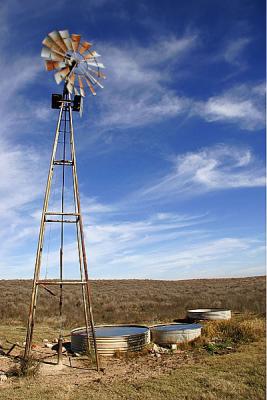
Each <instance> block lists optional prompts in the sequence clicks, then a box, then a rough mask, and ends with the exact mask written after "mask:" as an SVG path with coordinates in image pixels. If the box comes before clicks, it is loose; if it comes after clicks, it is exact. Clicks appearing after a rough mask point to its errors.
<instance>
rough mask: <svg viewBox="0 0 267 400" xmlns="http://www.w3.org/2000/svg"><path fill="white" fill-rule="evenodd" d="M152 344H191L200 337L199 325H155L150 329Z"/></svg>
mask: <svg viewBox="0 0 267 400" xmlns="http://www.w3.org/2000/svg"><path fill="white" fill-rule="evenodd" d="M150 330H151V340H152V342H154V343H156V344H159V345H164V344H177V343H184V342H191V341H192V340H194V339H196V338H197V337H199V336H200V335H201V325H199V324H185V323H175V324H166V325H155V326H151V327H150Z"/></svg>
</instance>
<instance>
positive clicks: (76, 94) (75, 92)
mask: <svg viewBox="0 0 267 400" xmlns="http://www.w3.org/2000/svg"><path fill="white" fill-rule="evenodd" d="M74 94H75V96H79V91H78V90H77V89H76V87H74Z"/></svg>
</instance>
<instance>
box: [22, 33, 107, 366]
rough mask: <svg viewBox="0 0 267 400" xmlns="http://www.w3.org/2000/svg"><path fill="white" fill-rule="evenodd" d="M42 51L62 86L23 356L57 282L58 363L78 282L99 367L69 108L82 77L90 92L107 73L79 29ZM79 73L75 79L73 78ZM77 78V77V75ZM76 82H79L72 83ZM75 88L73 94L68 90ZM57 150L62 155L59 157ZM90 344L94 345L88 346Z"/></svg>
mask: <svg viewBox="0 0 267 400" xmlns="http://www.w3.org/2000/svg"><path fill="white" fill-rule="evenodd" d="M42 43H43V45H44V47H43V48H42V52H41V56H42V57H43V58H44V59H45V67H46V70H47V71H52V70H55V71H56V72H55V75H54V77H55V80H56V82H57V84H60V83H61V82H64V90H63V94H62V95H52V108H58V109H59V116H58V122H57V128H56V133H55V139H54V145H53V149H52V155H51V161H50V167H49V172H48V178H47V184H46V190H45V197H44V204H43V211H42V217H41V224H40V232H39V240H38V246H37V253H36V261H35V270H34V278H33V286H32V296H31V303H30V311H29V318H28V325H27V336H26V346H25V353H24V359H25V360H26V361H27V360H28V359H29V357H30V353H31V347H32V338H33V331H34V323H35V314H36V309H37V303H38V290H39V287H40V286H41V287H43V288H45V289H46V290H47V291H48V292H50V293H51V291H50V289H48V288H47V286H51V285H52V286H57V287H59V323H60V330H59V337H58V363H59V364H61V363H62V343H63V308H64V298H63V293H64V290H63V289H64V287H65V286H67V285H78V286H80V288H81V296H82V302H83V312H84V321H85V326H86V331H87V345H88V351H89V352H90V350H93V352H94V354H95V361H96V366H97V370H99V358H98V352H97V345H96V337H95V329H94V320H93V312H92V301H91V293H90V285H89V277H88V267H87V258H86V249H85V240H84V231H83V221H82V214H81V206H80V196H79V188H78V178H77V166H76V155H75V145H74V131H73V122H72V121H73V120H72V112H73V111H80V112H82V104H83V102H82V100H83V97H84V96H85V91H84V82H86V84H87V86H88V87H89V89H90V92H91V93H92V94H93V95H96V92H95V89H94V87H95V86H96V85H97V86H99V87H101V88H103V86H102V85H101V84H100V82H99V80H98V79H96V78H105V75H104V74H103V73H101V72H100V70H99V69H100V68H104V65H103V64H102V63H99V62H98V57H100V55H99V54H98V53H97V52H96V51H92V50H91V46H92V44H91V43H89V42H86V41H81V35H77V34H72V35H69V32H68V31H67V30H64V31H53V32H50V33H49V34H48V36H46V37H45V39H44V40H43V42H42ZM76 78H77V79H76ZM75 80H76V81H75ZM76 82H78V88H77V87H75V84H76ZM73 92H74V96H73V95H72V93H73ZM59 143H61V145H62V147H61V150H62V151H61V153H60V152H59V151H58V148H59ZM59 154H61V156H60V157H59ZM56 169H60V170H61V174H60V175H61V184H60V187H58V189H60V192H61V196H60V197H61V198H60V207H59V208H60V209H56V210H51V209H50V203H51V201H50V197H51V186H52V181H53V177H54V173H55V170H56ZM68 169H70V170H71V177H72V179H71V181H72V189H73V210H72V211H71V212H69V211H67V209H66V207H65V197H66V189H65V186H66V173H67V171H68ZM52 223H58V224H60V234H59V236H60V246H59V268H58V278H57V279H47V275H46V276H45V279H41V278H40V276H41V275H40V272H41V264H42V254H43V249H44V236H45V230H46V225H47V224H52ZM65 224H75V225H76V240H77V249H78V260H79V272H80V273H79V275H80V279H78V280H66V279H64V276H65V275H64V238H65V229H64V228H65ZM92 347H93V349H92Z"/></svg>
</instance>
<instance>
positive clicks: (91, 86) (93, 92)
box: [84, 76, 96, 96]
mask: <svg viewBox="0 0 267 400" xmlns="http://www.w3.org/2000/svg"><path fill="white" fill-rule="evenodd" d="M84 79H85V80H86V83H87V85H88V86H89V89H90V90H91V92H92V94H93V95H94V96H96V92H95V89H94V87H93V85H92V84H91V82H90V81H89V79H87V78H86V76H85V77H84Z"/></svg>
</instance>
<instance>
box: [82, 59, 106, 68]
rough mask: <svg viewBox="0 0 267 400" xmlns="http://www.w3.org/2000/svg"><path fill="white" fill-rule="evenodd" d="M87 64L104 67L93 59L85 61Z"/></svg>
mask: <svg viewBox="0 0 267 400" xmlns="http://www.w3.org/2000/svg"><path fill="white" fill-rule="evenodd" d="M86 63H87V65H91V66H92V67H96V68H105V66H104V64H102V63H99V62H97V61H96V60H95V61H93V60H92V61H91V60H90V61H86Z"/></svg>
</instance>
